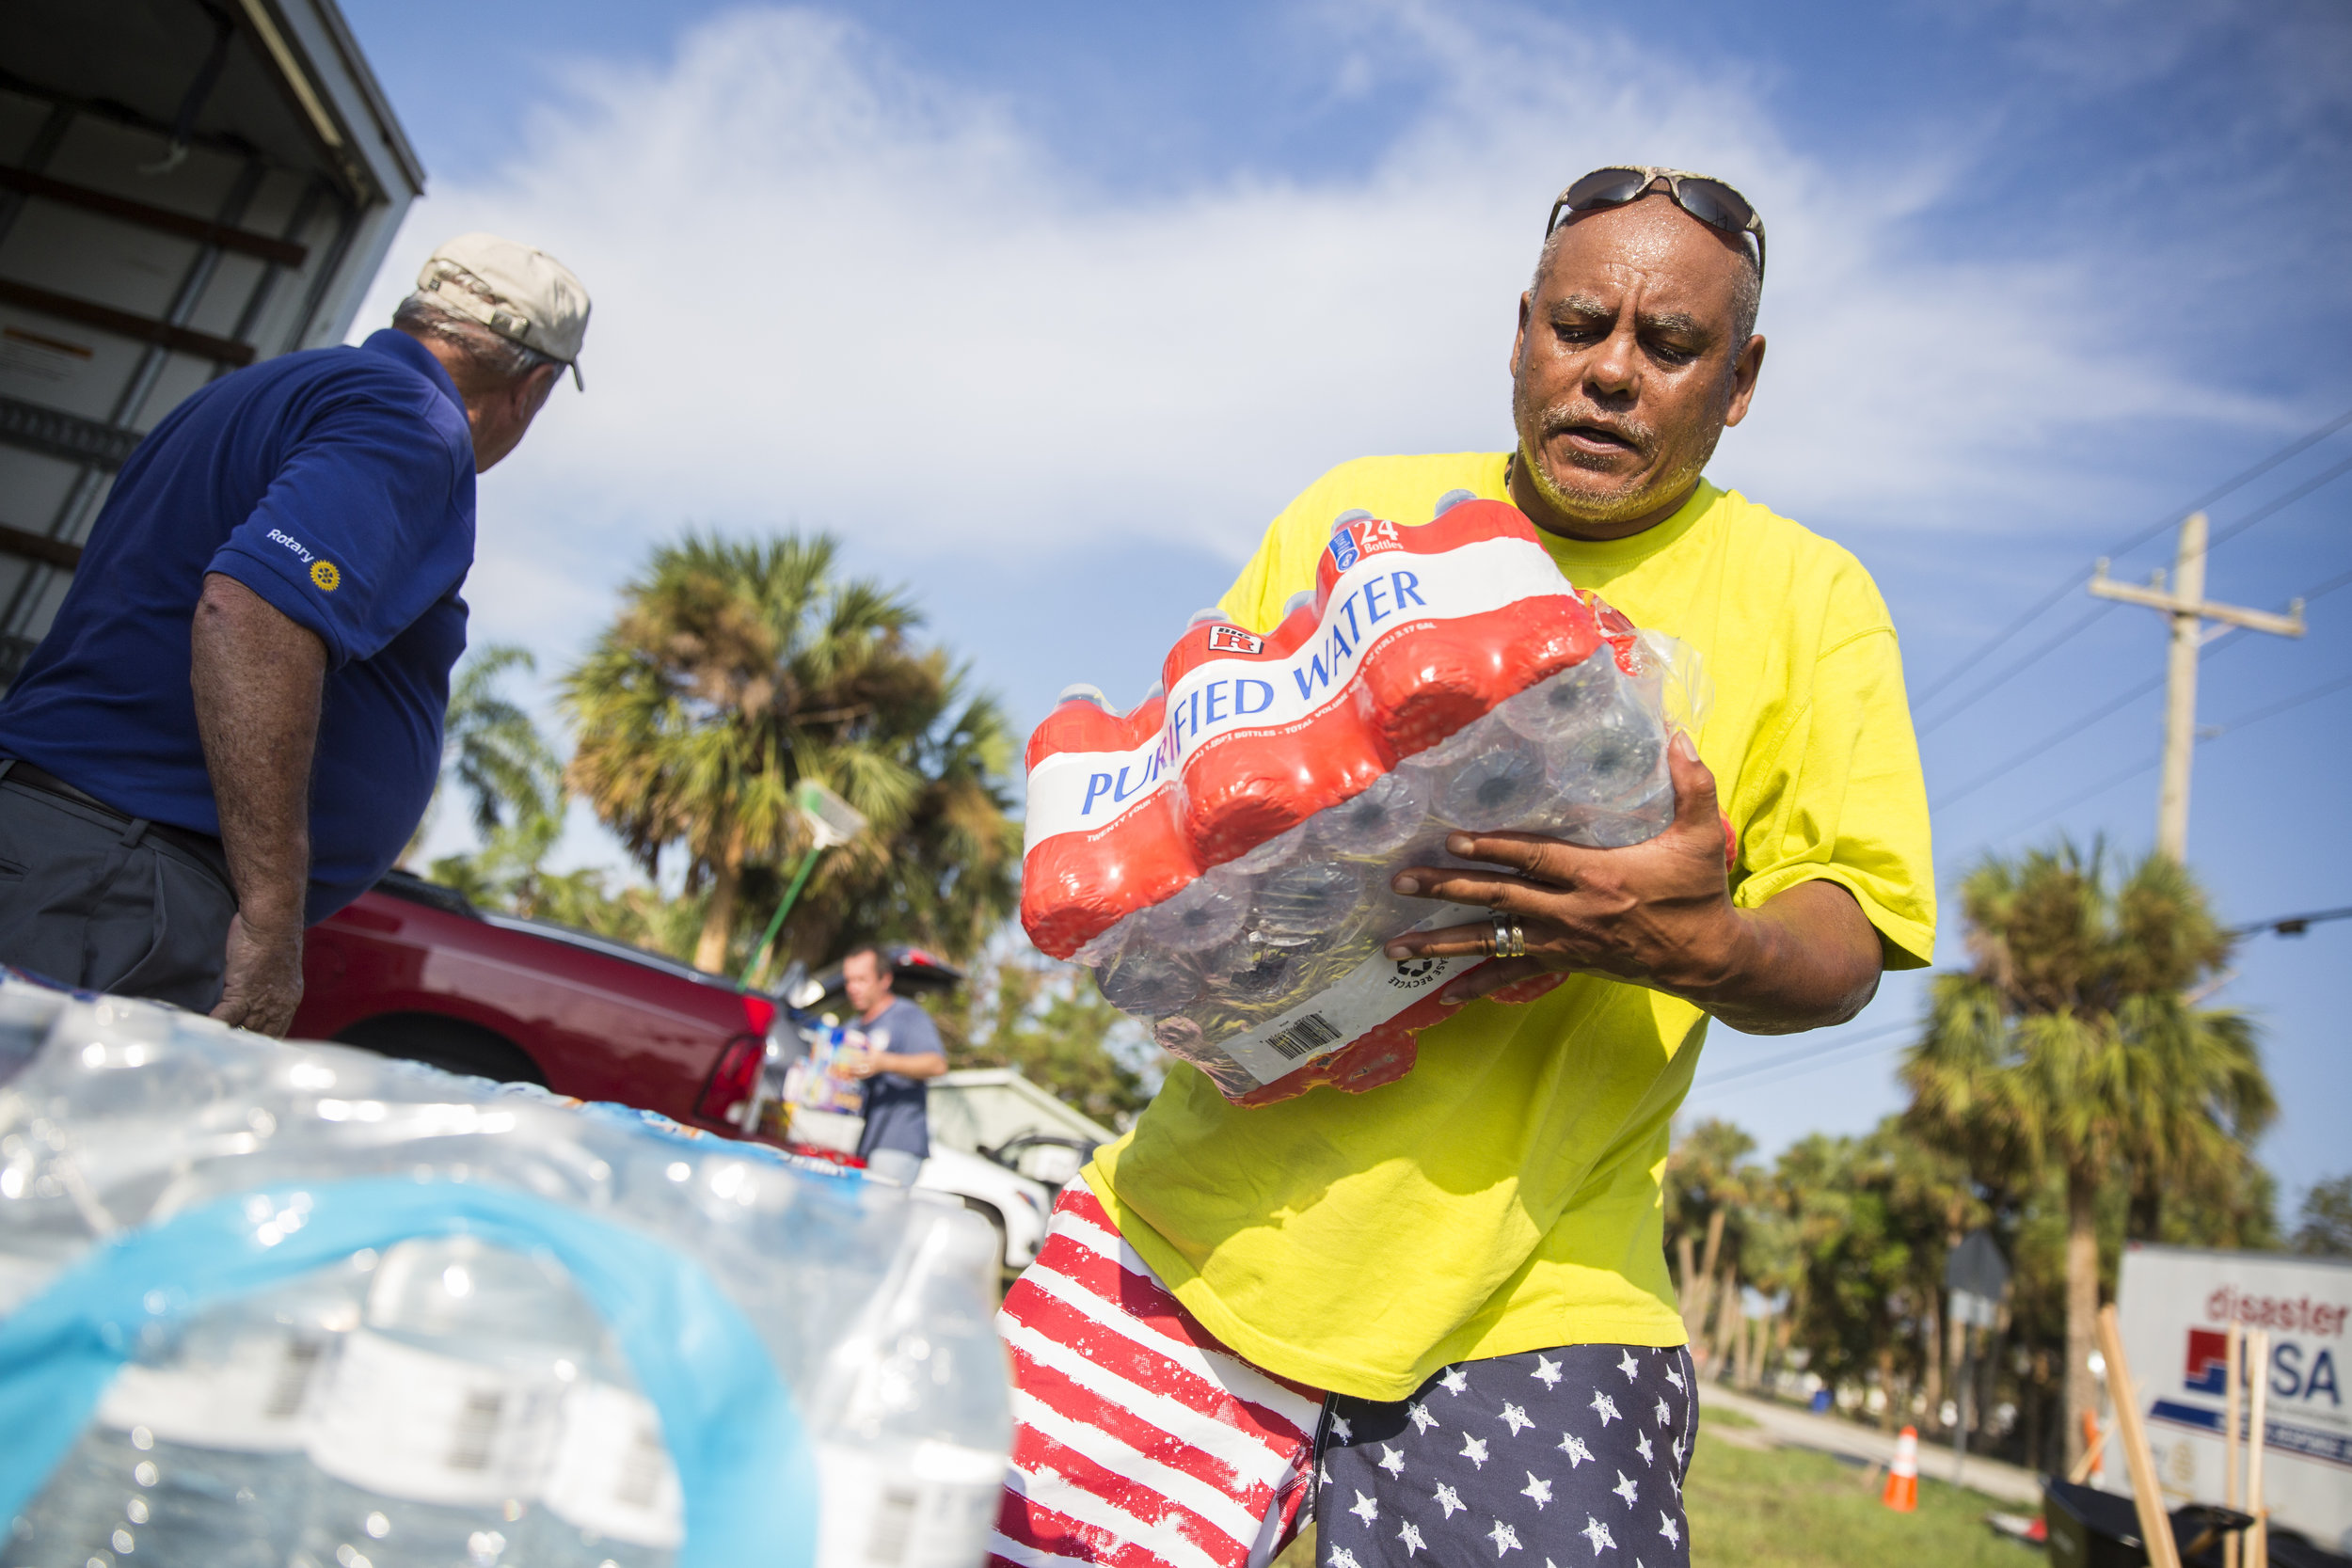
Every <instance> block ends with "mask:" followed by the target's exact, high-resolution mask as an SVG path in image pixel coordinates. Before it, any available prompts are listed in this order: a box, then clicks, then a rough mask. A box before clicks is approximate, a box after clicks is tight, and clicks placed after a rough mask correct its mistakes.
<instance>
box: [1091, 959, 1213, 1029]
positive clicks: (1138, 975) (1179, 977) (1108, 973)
mask: <svg viewBox="0 0 2352 1568" xmlns="http://www.w3.org/2000/svg"><path fill="white" fill-rule="evenodd" d="M1094 983H1095V984H1096V985H1097V986H1099V987H1101V988H1102V991H1103V995H1104V999H1105V1000H1107V1001H1108V1002H1109V1003H1110V1005H1111V1006H1114V1007H1117V1008H1118V1009H1119V1010H1120V1012H1123V1013H1136V1014H1140V1015H1142V1016H1144V1017H1147V1018H1152V1017H1157V1016H1158V1015H1160V1014H1162V1013H1172V1012H1174V1011H1175V1010H1176V1009H1177V1008H1179V1007H1181V1006H1184V1004H1185V1003H1187V1002H1189V1001H1191V1000H1192V999H1193V998H1194V997H1196V996H1198V995H1200V974H1199V972H1198V971H1196V970H1194V969H1193V967H1192V966H1191V965H1190V964H1188V963H1185V962H1184V960H1183V959H1182V958H1177V957H1175V956H1174V955H1173V954H1168V953H1161V952H1155V951H1153V950H1152V948H1150V947H1148V946H1144V947H1136V948H1132V949H1129V950H1128V951H1125V952H1122V953H1121V954H1120V956H1119V957H1118V958H1114V959H1112V960H1111V962H1110V963H1109V964H1108V965H1107V966H1106V967H1104V969H1103V970H1101V971H1100V972H1099V973H1098V974H1096V976H1095V982H1094Z"/></svg>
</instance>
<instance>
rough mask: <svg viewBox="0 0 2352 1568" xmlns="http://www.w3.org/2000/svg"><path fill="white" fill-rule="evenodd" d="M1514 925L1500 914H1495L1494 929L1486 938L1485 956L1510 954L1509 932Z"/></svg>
mask: <svg viewBox="0 0 2352 1568" xmlns="http://www.w3.org/2000/svg"><path fill="white" fill-rule="evenodd" d="M1513 929H1514V927H1513V926H1512V925H1511V923H1510V922H1509V921H1508V920H1505V919H1504V918H1503V917H1502V916H1501V915H1496V916H1495V917H1494V930H1493V932H1492V934H1490V935H1489V936H1488V937H1487V938H1486V956H1487V957H1488V958H1509V957H1510V956H1511V933H1512V931H1513Z"/></svg>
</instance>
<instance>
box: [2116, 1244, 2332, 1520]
mask: <svg viewBox="0 0 2352 1568" xmlns="http://www.w3.org/2000/svg"><path fill="white" fill-rule="evenodd" d="M2117 1305H2118V1313H2119V1316H2120V1317H2121V1319H2122V1330H2123V1354H2125V1355H2127V1356H2129V1357H2130V1358H2131V1364H2132V1381H2133V1383H2134V1384H2135V1385H2136V1386H2137V1394H2138V1404H2139V1408H2140V1410H2141V1412H2142V1413H2143V1414H2144V1415H2145V1416H2146V1417H2147V1421H2148V1443H2149V1447H2150V1448H2151V1449H2153V1453H2154V1458H2155V1462H2156V1474H2157V1476H2158V1477H2159V1478H2160V1483H2161V1485H2162V1486H2163V1488H2164V1495H2165V1506H2166V1508H2167V1509H2168V1510H2169V1509H2173V1508H2178V1507H2179V1506H2180V1505H2181V1504H2183V1503H2185V1502H2207V1503H2218V1502H2220V1501H2221V1500H2222V1450H2221V1432H2222V1423H2221V1413H2222V1408H2223V1404H2222V1402H2223V1399H2224V1397H2225V1395H2226V1392H2227V1387H2226V1380H2225V1378H2224V1376H2223V1369H2224V1367H2225V1362H2224V1359H2223V1357H2224V1354H2225V1351H2224V1344H2225V1342H2224V1340H2223V1338H2222V1335H2223V1331H2224V1330H2225V1329H2226V1328H2227V1327H2228V1325H2229V1323H2230V1322H2231V1320H2232V1319H2233V1318H2234V1319H2236V1320H2237V1321H2238V1322H2240V1323H2244V1324H2245V1325H2246V1326H2247V1327H2248V1328H2249V1330H2250V1329H2257V1328H2263V1329H2268V1330H2269V1331H2270V1337H2271V1351H2270V1364H2269V1365H2268V1367H2267V1368H2265V1369H2262V1370H2263V1371H2264V1373H2265V1375H2266V1376H2267V1377H2268V1379H2269V1384H2270V1404H2269V1409H2268V1411H2267V1412H2266V1420H2265V1424H2266V1426H2267V1427H2268V1433H2267V1442H2266V1445H2265V1450H2264V1458H2263V1472H2264V1481H2263V1490H2264V1495H2265V1501H2266V1502H2267V1503H2268V1505H2269V1508H2270V1513H2271V1517H2272V1519H2273V1520H2274V1521H2275V1522H2276V1523H2278V1524H2280V1525H2284V1526H2287V1527H2289V1528H2294V1529H2297V1530H2300V1531H2302V1532H2303V1533H2304V1534H2305V1535H2308V1536H2310V1537H2311V1538H2312V1540H2314V1541H2316V1542H2318V1543H2319V1544H2321V1545H2324V1546H2328V1547H2330V1548H2332V1549H2334V1550H2336V1551H2345V1552H2352V1411H2347V1410H2346V1408H2345V1405H2344V1392H2345V1388H2346V1386H2347V1384H2352V1342H2347V1337H2346V1331H2347V1323H2352V1262H2345V1261H2340V1260H2335V1259H2318V1258H2296V1257H2293V1256H2290V1255H2287V1254H2284V1253H2262V1252H2214V1251H2207V1250H2204V1249H2201V1248H2191V1247H2159V1246H2146V1245H2137V1244H2136V1245H2134V1246H2133V1247H2132V1248H2131V1249H2130V1250H2129V1251H2127V1252H2126V1253H2125V1254H2124V1255H2123V1276H2122V1285H2121V1288H2120V1296H2119V1299H2118V1304H2117ZM2109 1391H2110V1394H2112V1393H2114V1390H2113V1389H2112V1388H2110V1390H2109ZM2243 1408H2244V1407H2243V1406H2241V1409H2243ZM2244 1418H2245V1417H2244V1416H2243V1415H2242V1416H2241V1419H2244ZM2238 1452H2239V1463H2240V1465H2241V1467H2242V1466H2243V1465H2244V1461H2245V1453H2246V1449H2245V1448H2244V1446H2243V1445H2241V1446H2240V1448H2239V1450H2238ZM2105 1471H2106V1486H2107V1487H2108V1488H2109V1489H2110V1490H2115V1491H2128V1490H2129V1489H2130V1484H2131V1482H2130V1478H2129V1476H2128V1474H2127V1473H2126V1471H2125V1467H2124V1465H2123V1464H2122V1456H2121V1455H2120V1454H2119V1453H2116V1452H2114V1451H2113V1450H2110V1452H2109V1454H2108V1456H2107V1461H2106V1466H2105ZM2241 1473H2243V1472H2242V1468H2241ZM2240 1506H2241V1507H2242V1506H2244V1499H2243V1497H2241V1498H2240Z"/></svg>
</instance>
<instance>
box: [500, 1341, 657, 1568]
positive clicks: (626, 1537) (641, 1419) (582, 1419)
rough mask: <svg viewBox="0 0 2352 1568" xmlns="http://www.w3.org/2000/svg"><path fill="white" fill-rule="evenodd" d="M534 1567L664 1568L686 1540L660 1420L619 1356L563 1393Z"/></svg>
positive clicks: (602, 1359)
mask: <svg viewBox="0 0 2352 1568" xmlns="http://www.w3.org/2000/svg"><path fill="white" fill-rule="evenodd" d="M544 1497H545V1506H544V1507H543V1508H541V1509H540V1510H539V1513H538V1522H537V1528H536V1529H535V1530H534V1531H533V1532H532V1546H533V1547H534V1550H533V1552H532V1555H531V1556H530V1557H529V1558H528V1559H526V1560H527V1561H528V1562H530V1563H531V1564H532V1568H542V1565H544V1564H561V1565H570V1564H580V1568H669V1563H670V1562H671V1560H672V1559H673V1558H674V1557H675V1555H676V1553H677V1548H678V1544H679V1543H680V1542H682V1541H683V1540H684V1539H685V1538H686V1519H685V1513H684V1508H683V1499H682V1497H680V1494H679V1491H678V1479H677V1469H676V1467H675V1465H672V1464H671V1463H670V1450H669V1447H668V1445H667V1444H665V1443H664V1442H663V1441H662V1435H661V1418H660V1415H659V1414H657V1413H656V1412H655V1410H654V1407H653V1403H652V1402H651V1401H649V1400H647V1399H646V1398H645V1397H644V1395H642V1394H640V1393H638V1392H637V1389H636V1381H635V1379H634V1378H632V1377H631V1376H630V1375H629V1373H628V1369H627V1368H626V1367H624V1366H622V1365H621V1364H620V1363H619V1362H618V1360H617V1359H614V1358H612V1357H609V1356H599V1357H597V1358H596V1361H595V1362H594V1363H593V1364H592V1365H591V1366H590V1367H588V1368H587V1369H585V1370H584V1371H583V1375H582V1376H581V1377H580V1379H579V1380H578V1381H576V1382H575V1383H574V1384H573V1385H572V1386H571V1388H570V1390H569V1392H567V1393H566V1394H565V1395H564V1413H563V1435H562V1437H561V1438H560V1439H559V1440H558V1442H557V1444H556V1449H555V1454H554V1458H553V1459H552V1461H551V1462H550V1463H549V1465H548V1478H547V1482H546V1485H545V1488H544Z"/></svg>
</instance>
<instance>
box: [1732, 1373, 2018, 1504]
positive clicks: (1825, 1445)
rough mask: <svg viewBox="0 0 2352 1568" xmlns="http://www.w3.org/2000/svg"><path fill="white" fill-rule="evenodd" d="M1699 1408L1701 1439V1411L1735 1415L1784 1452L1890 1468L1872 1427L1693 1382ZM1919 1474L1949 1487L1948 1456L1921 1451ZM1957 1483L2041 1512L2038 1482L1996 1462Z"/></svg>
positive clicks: (1888, 1453)
mask: <svg viewBox="0 0 2352 1568" xmlns="http://www.w3.org/2000/svg"><path fill="white" fill-rule="evenodd" d="M1699 1402H1700V1404H1701V1406H1702V1407H1703V1408H1702V1410H1701V1413H1700V1420H1701V1424H1700V1428H1699V1431H1700V1433H1701V1434H1702V1435H1704V1434H1705V1433H1706V1430H1707V1429H1706V1425H1705V1412H1706V1409H1708V1408H1712V1409H1718V1410H1737V1411H1739V1412H1740V1413H1741V1414H1742V1415H1745V1416H1748V1417H1750V1418H1753V1419H1754V1420H1755V1422H1756V1429H1757V1431H1758V1432H1760V1433H1763V1434H1764V1435H1766V1436H1768V1437H1769V1438H1770V1439H1771V1440H1772V1441H1773V1442H1775V1443H1779V1444H1782V1445H1785V1446H1787V1447H1789V1448H1799V1449H1819V1450H1820V1451H1821V1452H1823V1453H1834V1454H1843V1455H1845V1456H1846V1457H1848V1458H1850V1459H1857V1460H1860V1461H1861V1462H1862V1463H1864V1464H1866V1465H1889V1464H1892V1463H1893V1462H1894V1458H1895V1439H1894V1438H1892V1437H1890V1436H1888V1435H1887V1434H1886V1433H1883V1432H1881V1431H1879V1430H1878V1428H1876V1427H1866V1426H1859V1425H1856V1424H1855V1423H1854V1422H1852V1421H1849V1420H1846V1419H1845V1418H1842V1417H1837V1416H1816V1415H1814V1414H1813V1413H1812V1412H1810V1411H1805V1410H1794V1409H1791V1408H1790V1407H1788V1405H1785V1404H1780V1403H1776V1402H1772V1401H1770V1400H1760V1399H1756V1398H1753V1397H1751V1396H1749V1395H1746V1394H1740V1393H1734V1392H1733V1391H1732V1390H1730V1389H1728V1388H1726V1387H1724V1386H1723V1385H1722V1384H1720V1383H1716V1382H1714V1381H1712V1380H1711V1379H1705V1378H1702V1379H1701V1380H1700V1382H1699ZM1720 1430H1722V1429H1719V1431H1720ZM1746 1435H1748V1433H1744V1432H1742V1433H1740V1436H1743V1437H1744V1436H1746ZM1919 1473H1920V1474H1921V1475H1923V1476H1925V1477H1927V1478H1928V1479H1929V1480H1931V1481H1950V1480H1951V1479H1952V1450H1951V1449H1949V1448H1942V1449H1931V1448H1928V1447H1926V1446H1925V1445H1922V1446H1921V1449H1920V1451H1919ZM1962 1482H1963V1485H1966V1486H1970V1487H1973V1488H1974V1489H1976V1490H1977V1491H1979V1492H1982V1493H1984V1494H1986V1495H1987V1496H1989V1497H1998V1498H2000V1499H2001V1500H2002V1501H2003V1502H2008V1503H2016V1504H2022V1505H2025V1507H2026V1510H2027V1511H2028V1512H2032V1513H2038V1512H2040V1510H2041V1507H2042V1480H2041V1478H2040V1477H2039V1476H2036V1475H2035V1474H2034V1473H2033V1472H2032V1471H2031V1470H2025V1469H2020V1468H2019V1467H2018V1466H2016V1465H2004V1464H2002V1463H2001V1462H2000V1461H1999V1460H1996V1459H1979V1458H1977V1457H1975V1456H1974V1455H1971V1456H1969V1459H1968V1462H1967V1465H1966V1468H1965V1471H1964V1473H1963V1477H1962Z"/></svg>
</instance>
